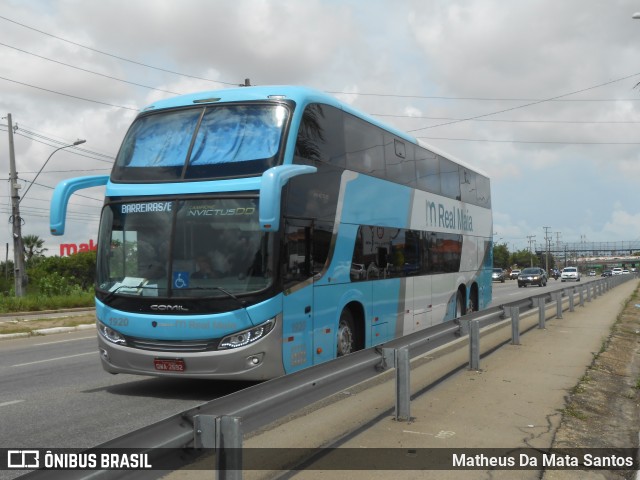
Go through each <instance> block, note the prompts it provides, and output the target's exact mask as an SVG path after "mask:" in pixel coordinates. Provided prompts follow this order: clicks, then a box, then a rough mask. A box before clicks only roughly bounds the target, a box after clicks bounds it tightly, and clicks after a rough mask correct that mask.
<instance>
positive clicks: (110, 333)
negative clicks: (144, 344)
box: [98, 322, 127, 345]
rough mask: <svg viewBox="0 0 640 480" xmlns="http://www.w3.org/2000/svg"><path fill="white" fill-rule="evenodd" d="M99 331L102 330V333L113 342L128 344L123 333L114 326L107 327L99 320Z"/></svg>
mask: <svg viewBox="0 0 640 480" xmlns="http://www.w3.org/2000/svg"><path fill="white" fill-rule="evenodd" d="M98 332H100V335H102V336H103V337H104V338H106V339H107V340H109V341H110V342H111V343H115V344H117V345H126V343H127V341H126V340H125V339H124V337H123V336H122V335H120V334H119V333H118V332H116V331H115V330H114V329H113V328H110V327H107V326H106V325H105V324H104V323H102V322H98Z"/></svg>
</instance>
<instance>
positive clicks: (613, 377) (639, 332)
mask: <svg viewBox="0 0 640 480" xmlns="http://www.w3.org/2000/svg"><path fill="white" fill-rule="evenodd" d="M639 353H640V294H639V290H636V291H635V292H634V294H633V296H632V297H631V299H630V300H629V302H628V303H627V305H626V306H625V307H624V309H623V311H622V313H621V314H620V315H619V316H618V320H617V321H616V323H615V324H614V326H613V327H612V329H611V335H610V336H609V338H608V339H607V340H606V341H605V342H603V345H602V348H601V349H600V351H599V352H598V353H597V354H595V355H594V360H593V363H592V364H591V366H590V367H589V369H588V370H587V371H586V372H585V374H584V376H583V377H582V378H581V380H580V382H579V383H578V384H577V385H576V386H575V387H574V389H573V391H572V392H571V393H570V395H569V397H568V398H567V404H566V407H565V409H564V411H563V415H562V421H561V424H560V427H559V428H558V430H557V432H556V434H555V438H554V441H553V445H552V447H553V448H582V447H584V448H638V432H640V409H639V406H640V356H639ZM599 473H600V474H601V476H600V477H599V478H607V479H609V478H610V479H620V478H633V476H634V475H635V472H632V471H626V472H625V471H611V470H609V471H599ZM559 475H561V474H560V473H558V472H554V471H547V473H546V475H545V478H546V479H554V478H562V477H561V476H559Z"/></svg>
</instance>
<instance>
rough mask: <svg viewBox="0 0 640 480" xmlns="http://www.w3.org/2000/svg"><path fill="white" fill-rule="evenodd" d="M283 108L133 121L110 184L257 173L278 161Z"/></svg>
mask: <svg viewBox="0 0 640 480" xmlns="http://www.w3.org/2000/svg"><path fill="white" fill-rule="evenodd" d="M287 119H288V110H287V108H286V107H285V106H283V105H278V104H269V103H257V104H248V105H213V106H207V107H202V106H199V107H192V108H186V109H180V110H170V111H165V112H163V113H152V114H148V115H143V116H141V117H139V118H138V119H137V120H136V121H135V122H134V123H133V124H132V126H131V128H130V129H129V131H128V132H127V135H126V137H125V139H124V141H123V143H122V147H121V149H120V152H119V153H118V157H117V158H116V162H115V165H114V168H113V172H112V174H111V179H112V180H113V181H141V182H149V181H177V180H181V179H190V180H192V179H211V178H224V177H238V176H249V175H259V174H262V173H263V172H264V171H265V170H267V169H268V168H270V167H273V166H275V165H277V164H278V162H279V151H280V144H281V141H282V133H283V131H284V126H285V124H286V121H287Z"/></svg>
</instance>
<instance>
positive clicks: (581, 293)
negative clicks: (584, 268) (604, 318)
mask: <svg viewBox="0 0 640 480" xmlns="http://www.w3.org/2000/svg"><path fill="white" fill-rule="evenodd" d="M584 287H585V286H584V285H580V287H579V288H580V306H581V307H584Z"/></svg>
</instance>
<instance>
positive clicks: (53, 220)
mask: <svg viewBox="0 0 640 480" xmlns="http://www.w3.org/2000/svg"><path fill="white" fill-rule="evenodd" d="M108 181H109V175H92V176H89V177H79V178H70V179H68V180H64V181H62V182H60V183H59V184H58V185H57V186H56V189H55V190H54V191H53V197H52V198H51V210H50V213H49V228H50V230H51V234H52V235H64V227H65V221H66V219H67V205H68V204H69V198H71V195H73V193H74V192H75V191H77V190H82V189H84V188H91V187H99V186H100V185H106V184H107V182H108Z"/></svg>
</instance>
